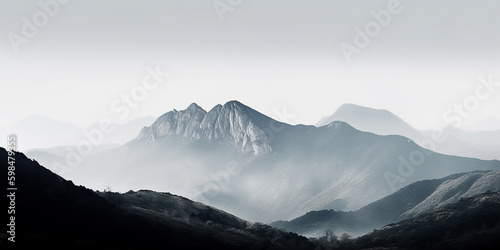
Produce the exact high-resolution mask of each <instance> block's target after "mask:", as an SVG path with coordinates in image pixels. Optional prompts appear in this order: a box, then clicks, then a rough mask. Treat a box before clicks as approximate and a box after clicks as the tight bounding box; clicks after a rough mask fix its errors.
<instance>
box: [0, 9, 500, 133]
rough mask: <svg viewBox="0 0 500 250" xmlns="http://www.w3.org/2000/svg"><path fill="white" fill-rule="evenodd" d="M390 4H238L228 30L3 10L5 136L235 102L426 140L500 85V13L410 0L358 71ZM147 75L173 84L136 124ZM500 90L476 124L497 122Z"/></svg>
mask: <svg viewBox="0 0 500 250" xmlns="http://www.w3.org/2000/svg"><path fill="white" fill-rule="evenodd" d="M53 1H55V0H52V1H49V0H41V1H40V2H42V3H44V2H53ZM61 2H63V1H62V0H61ZM215 2H217V1H215ZM220 2H221V3H227V2H228V1H227V0H220ZM230 2H236V3H237V2H238V1H234V0H233V1H230ZM389 2H390V1H378V0H376V1H348V0H344V1H339V0H330V1H327V0H315V1H311V0H301V1H299V0H242V1H241V4H239V5H236V6H233V7H231V9H232V11H230V12H229V11H228V12H225V13H222V19H221V16H220V15H219V14H220V13H218V12H217V10H216V9H215V7H214V1H213V0H182V1H180V0H177V1H174V0H161V1H160V0H141V1H138V0H137V1H131V0H99V1H97V0H69V1H68V3H65V4H62V3H61V4H59V6H58V7H57V8H55V7H54V6H51V7H50V8H49V12H51V13H48V14H45V13H46V12H47V11H44V8H43V7H41V6H40V5H39V3H38V1H31V0H30V1H27V0H16V1H12V0H0V34H1V37H0V84H1V87H0V102H1V103H0V105H1V106H2V109H0V116H1V124H0V126H6V125H8V124H11V123H13V122H15V121H16V120H19V119H21V118H24V117H27V116H29V115H32V114H37V115H41V116H47V117H50V118H54V119H58V120H62V121H69V122H72V123H74V124H76V125H79V126H86V125H88V124H91V123H94V122H96V121H98V120H100V119H102V118H110V119H112V120H113V121H115V122H118V123H121V122H124V121H126V120H130V119H133V118H136V117H142V116H147V115H153V116H155V117H156V116H159V115H161V114H163V113H165V112H167V111H169V110H172V109H174V108H175V109H178V110H179V109H184V108H186V107H187V106H188V105H189V104H190V103H192V102H196V103H198V104H199V105H200V106H202V107H203V108H205V109H206V110H209V109H210V108H212V107H213V106H214V105H216V104H218V103H221V104H223V103H225V102H227V101H229V100H234V99H236V100H239V101H241V102H243V103H245V104H247V105H249V106H251V107H253V108H255V109H257V110H258V111H261V112H263V113H265V114H266V115H269V116H271V117H273V118H276V119H279V120H282V121H283V120H284V121H286V122H289V123H303V124H314V123H316V122H317V121H318V120H319V119H320V118H322V117H324V116H327V115H331V114H333V112H334V111H335V109H336V108H337V107H339V106H340V105H341V104H343V103H355V104H359V105H363V106H368V107H373V108H383V109H388V110H390V111H392V112H393V113H395V114H397V115H398V116H400V117H402V118H403V119H405V120H406V121H407V122H409V123H410V124H411V125H413V126H415V127H417V128H421V129H427V128H434V127H440V126H445V125H451V124H449V123H447V122H446V121H445V120H444V119H443V114H444V113H445V112H446V111H447V110H448V109H449V108H452V107H453V105H454V104H459V103H463V101H464V100H467V98H468V100H470V99H471V98H474V97H470V96H474V95H475V90H476V88H477V86H478V85H480V84H481V82H480V81H479V80H478V77H480V76H484V77H486V78H487V76H488V75H492V76H493V79H494V80H495V81H496V82H500V32H499V31H500V15H499V13H498V11H499V10H500V2H499V1H477V0H467V1H463V0H443V1H436V0H419V1H401V6H400V7H399V10H400V12H399V13H394V14H391V20H390V21H389V22H388V25H386V26H385V27H382V26H380V27H381V28H380V32H379V33H378V34H376V35H374V36H373V37H372V38H371V41H370V42H369V43H368V45H367V46H366V47H365V48H360V49H359V52H360V53H359V54H353V55H352V56H351V62H350V63H348V61H347V60H346V57H345V56H344V54H343V52H342V50H341V46H340V44H341V43H346V44H350V45H353V46H354V45H355V44H354V38H355V36H356V32H355V28H356V27H359V28H360V29H364V28H365V26H366V25H367V24H369V23H371V24H373V21H374V20H375V18H374V17H373V16H372V15H371V14H370V13H371V12H372V11H375V12H379V11H381V10H388V7H387V4H388V3H389ZM221 6H222V5H221ZM44 17H49V18H47V19H46V20H44ZM23 18H26V19H27V20H30V21H29V22H30V23H33V18H35V24H34V25H35V28H36V29H37V31H36V32H34V31H31V33H29V32H27V31H26V30H29V29H28V28H26V27H25V26H26V25H27V24H26V22H25V20H24V19H23ZM23 31H24V33H25V34H24V35H23ZM26 34H28V37H26ZM33 34H34V35H33ZM29 36H32V37H29ZM20 37H21V38H22V39H19V38H20ZM14 38H15V39H14ZM13 41H16V42H17V45H13V44H14V43H15V42H13ZM20 41H22V42H20ZM16 49H17V50H18V51H17V53H16ZM148 67H151V68H156V67H159V68H160V69H161V71H164V72H168V73H169V74H170V75H169V76H168V77H166V78H164V81H163V83H161V84H160V85H159V86H158V87H157V88H155V89H154V90H152V91H148V92H147V97H145V98H144V100H142V101H140V102H138V103H137V107H136V108H134V109H130V110H131V112H130V114H127V115H124V113H119V112H115V111H116V110H115V111H113V109H112V108H111V106H112V105H113V104H115V108H117V107H121V106H120V105H124V104H123V103H122V102H121V101H120V96H121V95H122V94H129V93H130V92H131V90H133V89H134V88H137V86H140V84H141V83H142V79H143V78H144V77H145V76H147V75H148V70H147V68H148ZM495 89H496V90H497V91H496V92H495V93H492V94H491V95H489V96H488V98H482V99H484V100H481V101H480V102H479V104H478V105H476V106H477V108H476V107H475V108H474V110H473V111H474V112H470V113H471V116H470V117H468V118H466V119H464V120H465V122H466V123H465V124H466V125H467V124H472V123H474V122H477V121H479V120H481V119H483V118H486V117H495V118H499V119H500V87H495ZM482 91H485V89H483V90H482ZM485 95H486V92H482V97H484V96H485ZM472 104H474V103H472ZM474 105H475V104H474ZM469 106H470V105H469ZM464 127H466V126H464ZM499 129H500V128H499Z"/></svg>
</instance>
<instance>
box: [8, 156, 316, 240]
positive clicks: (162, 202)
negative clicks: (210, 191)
mask: <svg viewBox="0 0 500 250" xmlns="http://www.w3.org/2000/svg"><path fill="white" fill-rule="evenodd" d="M7 157H8V155H7V152H6V151H5V149H3V148H0V159H2V162H1V163H0V164H1V167H2V173H3V174H4V176H7V170H8V168H9V165H11V164H8V163H7V162H8V161H7V159H8V158H7ZM12 157H13V159H12V158H9V161H12V162H14V163H13V164H12V165H14V166H15V170H14V171H15V177H16V178H15V180H14V181H15V185H14V187H16V188H17V190H15V191H12V190H8V191H7V192H8V194H9V195H10V196H11V197H15V198H9V200H10V203H9V204H10V206H11V207H12V206H14V207H15V214H14V213H12V214H11V215H12V216H15V217H14V219H12V217H10V216H6V218H5V219H6V220H4V221H6V224H15V225H14V226H12V227H11V228H13V229H15V233H12V235H11V233H10V232H7V234H5V233H2V234H0V245H1V248H2V249H4V248H8V247H14V244H15V247H18V248H29V247H50V248H51V249H89V248H92V249H138V248H147V249H164V248H165V247H166V246H167V247H168V249H314V248H315V246H314V245H313V244H311V243H310V242H309V241H308V240H307V239H306V238H304V237H301V236H298V235H296V234H293V233H285V232H282V231H279V230H276V229H273V228H271V227H269V226H266V225H263V224H261V223H251V222H248V221H244V220H242V219H239V218H237V217H235V216H233V215H231V214H228V213H226V212H224V211H221V210H219V209H216V208H213V207H210V206H206V205H204V204H201V203H198V202H193V201H191V200H188V199H186V198H184V197H180V196H176V195H172V194H170V193H157V192H153V191H148V190H140V191H137V192H134V191H129V192H127V193H125V194H119V193H112V192H105V193H102V192H94V191H92V190H90V189H87V188H85V187H83V186H75V185H74V184H73V183H72V182H71V181H67V180H65V179H63V178H61V177H59V176H57V175H55V174H54V173H52V172H50V171H49V170H47V169H45V168H43V167H42V166H40V165H39V164H38V163H37V162H36V161H32V160H30V159H28V158H27V157H26V156H25V155H24V154H22V153H18V152H16V153H15V156H12ZM10 187H12V186H10ZM4 197H5V196H4ZM7 197H9V196H7ZM13 203H15V204H13ZM9 209H11V208H9ZM6 214H7V213H6ZM11 221H13V222H11ZM9 229H10V228H9ZM12 236H15V238H12V239H13V240H15V241H16V243H12V242H10V241H9V240H8V238H11V237H12Z"/></svg>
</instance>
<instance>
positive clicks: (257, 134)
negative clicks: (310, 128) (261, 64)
mask: <svg viewBox="0 0 500 250" xmlns="http://www.w3.org/2000/svg"><path fill="white" fill-rule="evenodd" d="M271 121H272V119H271V118H269V117H267V116H264V115H262V114H260V113H258V112H256V111H255V110H252V109H250V108H249V107H247V106H245V105H243V104H241V103H239V102H237V101H230V102H228V103H226V104H224V106H222V105H217V106H215V107H214V108H212V109H211V110H210V111H209V112H208V113H207V112H206V111H205V110H203V109H202V108H201V107H200V106H198V105H196V104H195V103H193V104H191V105H189V107H188V108H187V109H186V110H183V111H177V110H174V111H171V112H168V113H166V114H164V115H162V116H160V117H159V118H158V119H157V120H156V121H155V122H154V123H153V125H152V126H151V127H146V128H144V129H143V130H142V131H141V133H140V134H139V136H138V137H137V139H138V140H144V141H145V142H146V143H151V142H154V141H155V140H157V139H158V138H162V137H165V136H171V135H177V136H182V137H184V138H186V139H187V140H201V139H204V140H220V139H225V140H227V141H228V142H230V143H231V144H233V146H234V147H235V148H236V149H237V150H238V151H239V152H241V153H247V152H251V153H253V154H255V155H261V154H267V153H269V152H270V151H271V147H270V145H269V140H270V139H269V138H268V137H267V136H266V134H265V132H264V131H263V130H262V129H261V128H262V127H265V126H267V124H269V122H271Z"/></svg>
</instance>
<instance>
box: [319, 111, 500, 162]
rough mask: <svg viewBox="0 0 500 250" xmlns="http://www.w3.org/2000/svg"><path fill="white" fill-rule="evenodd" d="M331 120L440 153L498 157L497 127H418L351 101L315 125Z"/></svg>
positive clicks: (486, 157) (327, 122) (499, 135)
mask: <svg viewBox="0 0 500 250" xmlns="http://www.w3.org/2000/svg"><path fill="white" fill-rule="evenodd" d="M333 121H343V122H346V123H348V124H349V125H351V126H353V127H354V128H356V129H358V130H361V131H366V132H371V133H375V134H378V135H401V136H404V137H407V138H409V139H411V140H413V141H415V143H417V144H418V145H420V146H422V147H424V148H426V149H429V150H432V151H435V152H438V153H442V154H448V155H457V156H464V157H471V158H478V159H484V160H492V159H496V160H500V153H499V152H500V131H464V130H461V129H458V128H455V127H451V126H450V127H447V128H444V129H443V130H440V131H420V130H417V129H415V128H413V127H411V126H410V125H409V124H408V123H406V122H405V121H403V120H402V119H401V118H399V117H398V116H396V115H394V114H393V113H391V112H390V111H387V110H383V109H372V108H368V107H363V106H358V105H355V104H343V105H342V106H340V107H339V108H338V109H337V110H336V111H335V113H334V114H333V115H332V116H328V117H325V118H323V119H321V120H320V121H319V122H318V123H317V124H316V126H317V127H321V126H325V125H328V124H329V123H331V122H333Z"/></svg>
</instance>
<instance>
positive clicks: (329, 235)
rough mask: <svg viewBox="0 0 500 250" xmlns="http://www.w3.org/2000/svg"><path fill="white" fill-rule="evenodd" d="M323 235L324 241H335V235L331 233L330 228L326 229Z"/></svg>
mask: <svg viewBox="0 0 500 250" xmlns="http://www.w3.org/2000/svg"><path fill="white" fill-rule="evenodd" d="M325 237H326V239H325V240H326V242H336V241H337V235H335V233H333V231H332V230H331V229H328V230H326V232H325Z"/></svg>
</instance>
